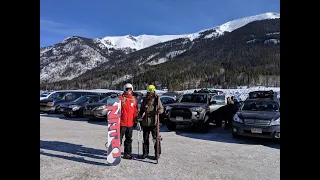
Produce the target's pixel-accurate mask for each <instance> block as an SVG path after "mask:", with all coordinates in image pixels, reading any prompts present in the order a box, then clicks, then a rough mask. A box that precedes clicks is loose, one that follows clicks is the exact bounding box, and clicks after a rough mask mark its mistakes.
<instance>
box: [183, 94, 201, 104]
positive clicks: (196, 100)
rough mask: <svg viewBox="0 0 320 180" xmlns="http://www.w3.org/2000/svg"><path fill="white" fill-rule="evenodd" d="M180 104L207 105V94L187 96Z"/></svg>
mask: <svg viewBox="0 0 320 180" xmlns="http://www.w3.org/2000/svg"><path fill="white" fill-rule="evenodd" d="M180 102H193V103H207V95H205V94H185V95H183V96H182V98H181V99H180Z"/></svg>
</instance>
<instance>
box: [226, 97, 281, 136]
mask: <svg viewBox="0 0 320 180" xmlns="http://www.w3.org/2000/svg"><path fill="white" fill-rule="evenodd" d="M232 135H233V137H238V136H251V137H260V138H275V139H280V104H279V101H278V100H275V99H273V98H261V99H248V100H245V101H244V102H243V105H242V106H241V108H240V110H239V111H238V112H237V113H236V114H235V115H234V117H233V123H232Z"/></svg>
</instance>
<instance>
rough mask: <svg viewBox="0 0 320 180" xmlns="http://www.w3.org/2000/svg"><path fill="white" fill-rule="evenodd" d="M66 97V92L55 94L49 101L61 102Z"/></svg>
mask: <svg viewBox="0 0 320 180" xmlns="http://www.w3.org/2000/svg"><path fill="white" fill-rule="evenodd" d="M65 95H66V93H65V92H55V93H53V94H51V95H50V96H49V99H55V100H61V99H63V97H64V96H65Z"/></svg>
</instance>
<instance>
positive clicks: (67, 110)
mask: <svg viewBox="0 0 320 180" xmlns="http://www.w3.org/2000/svg"><path fill="white" fill-rule="evenodd" d="M105 97H106V95H84V96H81V97H79V98H78V99H76V100H74V101H71V102H65V103H61V104H60V109H59V112H60V113H62V114H63V115H64V116H66V117H71V116H72V115H75V116H77V117H83V109H84V107H85V105H86V104H89V103H95V102H98V101H100V100H101V99H103V98H105Z"/></svg>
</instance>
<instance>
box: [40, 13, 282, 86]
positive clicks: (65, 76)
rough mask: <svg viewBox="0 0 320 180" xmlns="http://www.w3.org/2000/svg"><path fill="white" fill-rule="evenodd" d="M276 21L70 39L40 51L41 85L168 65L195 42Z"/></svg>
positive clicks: (268, 16)
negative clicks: (125, 67)
mask: <svg viewBox="0 0 320 180" xmlns="http://www.w3.org/2000/svg"><path fill="white" fill-rule="evenodd" d="M276 18H280V14H279V13H264V14H259V15H255V16H250V17H245V18H241V19H236V20H233V21H229V22H227V23H224V24H222V25H219V26H216V27H213V28H210V29H205V30H201V31H199V32H196V33H192V34H183V35H160V36H156V35H140V36H131V35H126V36H113V37H109V36H107V37H103V38H94V39H88V38H83V37H68V38H66V39H64V40H63V41H62V42H61V43H58V44H55V45H53V46H49V47H43V48H40V82H41V81H60V80H70V79H73V78H75V77H78V76H79V75H81V74H84V73H86V72H88V70H90V71H91V70H94V69H99V68H100V70H101V69H106V68H108V67H115V66H117V65H120V64H121V63H124V62H126V63H128V62H130V63H135V64H138V65H151V66H152V65H156V64H160V63H165V62H167V61H169V60H172V59H174V58H175V57H176V56H179V55H180V54H183V53H187V52H188V50H190V49H192V47H193V45H194V43H197V42H199V41H203V40H205V41H207V40H214V39H216V38H217V37H219V36H221V35H223V34H224V33H225V32H232V31H234V30H236V29H238V28H241V27H243V26H245V25H246V24H248V23H250V22H253V21H258V20H265V19H276ZM151 51H152V54H150V52H151ZM154 51H155V52H154Z"/></svg>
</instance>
